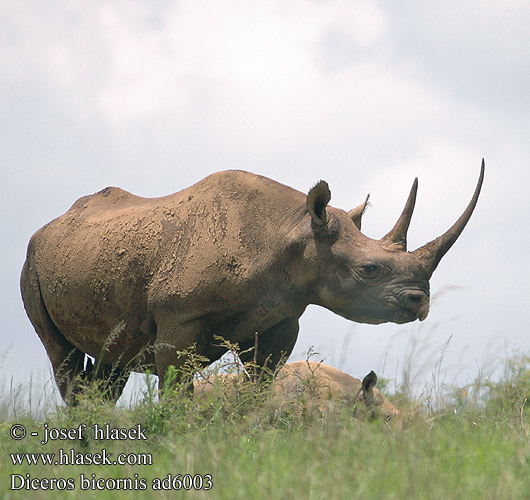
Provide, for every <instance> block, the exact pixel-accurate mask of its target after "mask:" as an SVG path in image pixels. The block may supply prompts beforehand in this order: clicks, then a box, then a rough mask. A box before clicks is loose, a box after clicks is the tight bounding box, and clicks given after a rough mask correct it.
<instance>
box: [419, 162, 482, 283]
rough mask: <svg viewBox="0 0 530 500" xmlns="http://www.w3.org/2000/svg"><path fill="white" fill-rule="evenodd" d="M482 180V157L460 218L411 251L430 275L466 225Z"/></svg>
mask: <svg viewBox="0 0 530 500" xmlns="http://www.w3.org/2000/svg"><path fill="white" fill-rule="evenodd" d="M483 180H484V159H483V160H482V165H481V167H480V176H479V178H478V182H477V187H476V188H475V192H474V194H473V197H472V198H471V201H470V202H469V205H468V206H467V208H466V209H465V211H464V213H463V214H462V215H461V216H460V218H459V219H458V220H457V221H456V222H455V223H454V224H453V226H452V227H451V228H450V229H449V230H448V231H447V232H446V233H444V234H442V235H441V236H439V237H438V238H436V239H435V240H433V241H430V242H429V243H427V244H426V245H423V246H422V247H420V248H418V249H417V250H415V251H414V252H413V253H414V254H415V255H417V256H418V258H419V259H420V261H421V262H422V263H423V265H424V268H425V270H426V271H427V273H428V274H429V276H431V275H432V273H433V272H434V270H435V269H436V267H437V266H438V264H439V263H440V260H441V259H442V257H443V256H444V255H445V254H446V252H447V251H448V250H449V249H450V248H451V247H452V246H453V243H454V242H455V241H456V240H457V239H458V237H459V236H460V233H461V232H462V230H463V229H464V227H465V226H466V224H467V222H468V221H469V219H470V217H471V214H472V213H473V210H474V209H475V205H476V204H477V200H478V197H479V194H480V189H481V187H482V181H483Z"/></svg>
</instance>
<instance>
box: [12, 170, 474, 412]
mask: <svg viewBox="0 0 530 500" xmlns="http://www.w3.org/2000/svg"><path fill="white" fill-rule="evenodd" d="M482 176H483V168H482V171H481V177H480V179H479V184H478V185H477V189H476V191H475V194H474V196H473V199H472V200H471V202H470V204H469V206H468V208H467V209H466V212H464V214H463V215H462V217H461V218H460V219H459V221H457V223H456V224H455V225H454V226H453V227H452V228H451V229H450V230H449V231H448V232H447V233H446V234H444V235H442V236H440V237H439V238H437V239H436V240H434V241H432V242H430V243H428V244H427V245H425V246H424V247H422V248H420V249H418V250H416V251H415V252H407V251H406V230H407V228H408V224H409V222H410V216H411V215H412V209H413V208H414V200H415V196H416V188H417V182H415V183H414V186H413V189H412V191H411V194H410V196H409V200H408V201H407V205H406V207H405V209H404V211H403V213H402V215H401V217H400V219H399V220H398V222H397V223H396V226H395V227H394V228H393V229H392V231H390V233H389V234H388V235H386V236H385V237H384V238H383V239H381V240H373V239H370V238H368V237H366V236H365V235H363V234H362V233H361V231H360V227H361V216H362V213H363V211H364V209H365V208H366V203H367V202H364V203H363V204H361V205H360V206H359V207H357V208H356V209H354V210H352V211H351V212H349V213H346V212H344V211H343V210H340V209H337V208H333V207H331V206H328V202H329V199H330V196H331V195H330V192H329V188H328V186H327V184H326V183H325V182H324V181H321V182H319V183H318V184H317V185H316V186H315V187H314V188H313V189H312V190H311V191H310V192H309V194H308V195H305V194H303V193H301V192H298V191H296V190H294V189H291V188H290V187H287V186H284V185H282V184H279V183H277V182H275V181H273V180H270V179H267V178H265V177H261V176H258V175H254V174H251V173H248V172H243V171H226V172H219V173H216V174H213V175H210V176H209V177H206V178H205V179H203V180H202V181H200V182H198V183H197V184H195V185H193V186H191V187H189V188H187V189H185V190H183V191H180V192H178V193H175V194H172V195H169V196H166V197H161V198H151V199H149V198H140V197H138V196H135V195H132V194H130V193H128V192H126V191H124V190H122V189H119V188H114V187H112V188H106V189H104V190H103V191H100V192H99V193H96V194H94V195H91V196H85V197H83V198H81V199H79V200H78V201H76V202H75V203H74V205H73V206H72V207H71V208H70V210H68V212H66V213H65V214H64V215H62V216H60V217H58V218H57V219H55V220H53V221H51V222H50V223H49V224H47V225H46V226H44V227H43V228H41V229H40V230H38V231H37V232H36V233H35V234H34V235H33V237H32V238H31V241H30V243H29V246H28V252H27V258H26V262H25V264H24V268H23V270H22V276H21V290H22V297H23V301H24V305H25V308H26V311H27V314H28V316H29V318H30V320H31V322H32V324H33V326H34V327H35V330H36V331H37V333H38V335H39V337H40V339H41V341H42V343H43V344H44V347H45V348H46V351H47V353H48V356H49V357H50V360H51V362H52V365H53V369H54V373H55V378H56V381H57V383H58V386H59V389H60V392H61V395H62V397H63V399H64V400H65V401H67V402H69V401H70V400H71V395H72V390H73V388H74V379H75V377H76V375H79V374H80V373H82V372H83V369H84V363H85V353H86V354H88V355H90V356H92V357H94V358H96V359H97V367H98V373H97V376H98V377H100V378H106V377H109V376H112V377H114V378H119V377H117V375H120V374H123V377H121V383H120V384H119V387H117V389H115V390H114V392H113V394H112V396H113V397H115V398H117V397H118V396H119V394H120V393H121V390H122V388H123V385H124V384H125V381H126V378H127V370H126V368H128V367H129V368H130V367H136V365H138V364H139V363H141V364H142V365H143V367H145V366H148V367H149V368H150V369H151V371H152V372H154V373H156V374H158V376H159V384H160V387H162V386H163V383H164V375H165V372H166V369H167V368H168V366H170V365H175V366H177V367H178V366H179V365H181V364H182V363H183V362H184V358H183V357H180V358H179V357H178V356H177V354H176V351H178V350H183V349H186V348H189V347H190V346H192V345H193V344H195V346H196V350H197V352H198V353H199V354H201V355H203V356H205V357H206V358H207V359H208V360H209V361H215V360H217V359H219V358H220V357H221V356H222V355H223V354H224V352H225V351H226V349H225V348H223V347H220V346H219V345H218V344H219V342H218V341H217V340H215V339H214V336H216V335H218V336H221V337H223V338H225V339H227V340H229V341H230V342H233V343H234V342H237V343H238V344H239V346H240V347H241V349H242V350H244V349H246V348H250V347H252V346H253V345H254V334H255V332H257V333H258V334H259V343H258V346H259V348H258V353H257V362H258V363H259V364H260V365H261V366H263V365H265V364H267V366H269V367H271V368H274V367H275V366H276V364H277V363H278V362H279V361H280V359H282V356H284V355H285V356H288V355H289V354H290V353H291V351H292V349H293V347H294V344H295V342H296V338H297V335H298V329H299V326H298V319H299V318H300V316H301V315H302V314H303V312H304V310H305V309H306V307H307V306H308V305H309V304H318V305H321V306H323V307H326V308H327V309H330V310H331V311H333V312H335V313H337V314H340V315H341V316H343V317H345V318H347V319H350V320H352V321H357V322H363V323H383V322H389V321H390V322H395V323H405V322H409V321H414V320H415V319H417V318H419V319H424V318H425V316H426V315H427V312H428V304H429V281H428V280H429V278H430V276H431V274H432V272H433V271H434V269H435V268H436V266H437V264H438V262H439V260H440V259H441V257H442V256H443V254H444V253H445V252H446V251H447V250H448V249H449V247H450V246H451V245H452V244H453V243H454V241H455V240H456V238H457V237H458V235H459V234H460V232H461V230H462V229H463V227H464V225H465V224H466V222H467V220H468V219H469V217H470V216H471V212H472V210H473V208H474V206H475V204H476V201H477V198H478V193H479V191H480V185H481V183H482ZM120 322H123V324H124V325H125V326H124V328H122V329H121V330H118V333H119V334H117V335H115V337H114V338H113V339H112V341H110V342H109V341H107V344H106V340H107V338H108V336H109V333H110V332H111V331H112V330H113V329H114V328H115V327H116V326H117V325H118V324H119V323H120ZM149 346H150V347H149ZM146 347H148V348H147V349H146ZM247 356H248V358H252V356H253V355H252V353H249V354H248V355H247ZM245 360H246V359H245V357H243V361H245ZM111 367H113V368H111ZM138 369H140V368H138Z"/></svg>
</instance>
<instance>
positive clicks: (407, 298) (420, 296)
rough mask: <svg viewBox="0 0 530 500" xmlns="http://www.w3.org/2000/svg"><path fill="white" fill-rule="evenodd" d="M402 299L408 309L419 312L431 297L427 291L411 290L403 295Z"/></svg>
mask: <svg viewBox="0 0 530 500" xmlns="http://www.w3.org/2000/svg"><path fill="white" fill-rule="evenodd" d="M402 300H403V304H404V306H405V307H406V308H407V309H410V310H411V311H412V312H414V313H416V314H417V313H418V311H419V310H420V309H421V307H422V306H423V305H424V304H425V303H426V302H427V301H428V300H429V297H428V295H427V294H426V293H425V292H421V291H410V292H407V293H405V294H404V295H403V297H402Z"/></svg>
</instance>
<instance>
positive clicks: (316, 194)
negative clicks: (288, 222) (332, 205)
mask: <svg viewBox="0 0 530 500" xmlns="http://www.w3.org/2000/svg"><path fill="white" fill-rule="evenodd" d="M329 200H331V191H330V190H329V186H328V183H327V182H326V181H320V182H319V183H318V184H317V185H316V186H315V187H313V188H312V189H311V190H310V191H309V193H308V195H307V201H306V205H307V211H308V212H309V214H310V215H311V217H312V218H313V220H314V221H315V224H318V225H319V226H321V225H323V224H325V223H326V218H327V216H326V206H327V204H328V203H329Z"/></svg>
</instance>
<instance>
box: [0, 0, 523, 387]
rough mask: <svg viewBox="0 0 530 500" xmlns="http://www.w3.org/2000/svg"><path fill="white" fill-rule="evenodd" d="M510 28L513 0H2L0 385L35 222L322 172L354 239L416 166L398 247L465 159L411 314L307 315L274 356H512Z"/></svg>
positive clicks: (396, 195) (308, 182) (516, 154)
mask: <svg viewBox="0 0 530 500" xmlns="http://www.w3.org/2000/svg"><path fill="white" fill-rule="evenodd" d="M528 26H530V4H529V3H528V2H526V1H523V0H519V1H518V0H503V2H496V1H491V0H489V1H488V0H482V1H480V2H479V1H472V0H460V1H458V2H453V1H449V2H443V3H441V2H438V3H435V2H420V1H417V0H414V1H403V2H392V1H354V0H352V1H346V0H336V1H333V0H330V1H325V0H320V1H317V0H314V1H311V0H269V1H267V2H256V1H249V0H225V1H223V2H211V1H210V2H206V1H202V0H180V1H162V0H161V1H155V2H152V1H147V0H143V1H140V0H127V1H66V0H63V1H53V0H49V1H46V2H42V1H37V0H33V1H31V0H17V1H16V2H2V3H1V4H0V82H1V92H0V169H1V181H2V182H1V183H0V190H1V197H0V200H1V201H0V206H1V211H2V212H1V215H2V217H1V234H2V249H1V252H2V259H1V264H0V265H1V272H2V280H1V293H2V300H1V302H0V312H1V317H2V319H3V322H2V326H1V333H0V370H1V372H2V375H3V379H4V380H6V379H9V378H10V377H12V376H13V377H14V379H15V380H16V381H19V380H20V381H24V380H28V379H29V377H30V375H31V374H33V375H35V374H38V373H42V372H48V371H49V367H50V365H49V362H48V359H47V356H46V354H45V351H44V348H43V347H42V345H41V343H40V341H39V339H38V337H37V335H36V334H35V332H34V330H33V327H32V326H31V324H30V322H29V320H28V319H27V317H26V314H25V311H24V309H23V305H22V301H21V298H20V292H19V275H20V269H21V267H22V264H23V261H24V258H25V252H26V246H27V243H28V240H29V238H30V236H31V235H32V234H33V233H34V232H35V231H36V230H37V229H38V228H39V227H41V226H42V225H44V224H45V223H46V222H48V221H50V220H51V219H52V218H54V217H56V216H58V215H60V214H62V213H64V212H65V211H66V210H67V209H68V208H69V207H70V206H71V204H72V203H73V202H74V201H75V200H76V199H77V198H79V197H80V196H82V195H85V194H89V193H93V192H95V191H98V190H100V189H102V188H103V187H105V186H108V185H116V186H120V187H122V188H124V189H127V190H129V191H132V192H133V193H135V194H138V195H142V196H159V195H163V194H169V193H171V192H175V191H178V190H180V189H182V188H184V187H187V186H188V185H190V184H192V183H194V182H196V181H197V180H199V179H201V178H202V177H204V176H206V175H208V174H210V173H212V172H214V171H218V170H223V169H228V168H240V169H246V170H250V171H253V172H256V173H259V174H262V175H266V176H269V177H272V178H274V179H276V180H278V181H280V182H283V183H285V184H288V185H290V186H292V187H294V188H296V189H299V190H301V191H307V190H308V189H309V188H310V187H311V186H312V185H313V184H314V183H315V182H316V181H318V180H319V179H325V180H327V181H328V183H329V185H330V188H331V192H332V201H331V204H332V205H334V206H337V207H340V208H343V209H346V210H348V209H350V208H352V207H353V206H355V205H357V204H359V203H360V202H361V201H362V200H363V199H364V197H365V196H366V194H367V193H368V192H370V193H371V201H372V207H371V208H370V209H369V210H368V211H367V213H366V215H365V219H364V225H363V231H364V232H365V234H367V235H368V236H371V237H381V236H382V235H383V234H385V233H386V232H387V231H388V230H389V229H390V227H392V225H393V224H394V222H395V220H396V219H397V217H398V215H399V213H400V211H401V209H402V206H403V204H404V202H405V199H406V197H407V195H408V191H409V189H410V185H411V183H412V181H413V179H414V177H415V176H418V177H419V194H418V202H417V206H416V213H415V215H414V218H413V221H412V225H411V229H410V232H409V245H410V247H411V249H413V248H415V247H417V246H420V245H422V244H424V243H425V242H427V241H428V240H430V239H433V238H434V237H436V236H438V235H439V234H440V233H442V232H444V231H445V230H446V229H447V228H448V227H449V226H450V225H451V224H452V223H453V222H454V221H455V220H456V218H457V217H458V216H459V215H460V213H461V212H462V210H463V209H464V208H465V206H466V204H467V203H468V201H469V199H470V197H471V194H472V192H473V189H474V187H475V183H476V179H477V177H478V173H479V167H480V161H481V159H482V157H484V158H485V159H486V178H485V182H484V188H483V192H482V195H481V199H480V200H479V203H478V206H477V209H476V212H475V214H474V216H473V218H472V219H471V222H470V224H469V225H468V227H467V228H466V230H465V231H464V233H463V235H462V237H461V238H460V240H459V241H458V242H457V243H456V245H455V246H454V247H453V248H452V249H451V251H450V252H449V254H448V255H447V256H446V257H445V258H444V260H443V261H442V262H441V264H440V266H439V268H438V269H437V271H436V272H435V274H434V276H433V278H432V280H431V289H432V292H433V294H435V295H436V294H437V295H438V296H437V297H436V299H435V300H434V301H433V304H432V307H431V313H430V316H429V318H428V319H427V320H426V321H425V322H424V323H422V324H421V325H419V324H418V323H415V324H412V325H408V326H407V325H405V326H399V325H392V324H389V325H382V326H366V325H356V324H353V323H350V322H348V321H346V320H344V319H342V318H339V317H338V316H335V315H334V314H333V313H331V312H329V311H326V310H324V309H321V308H316V307H310V308H309V309H308V311H307V312H306V314H305V315H304V316H303V317H302V321H301V332H300V336H299V338H298V343H297V345H296V347H295V352H294V353H293V359H295V358H300V357H301V356H302V354H301V353H303V352H304V351H306V350H307V348H308V347H309V346H310V345H314V346H315V348H316V349H317V350H318V351H319V352H320V353H321V354H322V355H323V356H324V357H326V360H327V362H328V363H329V364H333V365H335V366H338V367H340V368H342V369H344V370H346V371H348V372H350V373H352V374H353V375H357V376H362V375H364V374H366V373H367V372H368V371H369V370H370V369H375V370H376V371H378V372H379V373H380V374H382V375H385V376H388V377H395V375H396V373H398V372H399V370H400V369H401V368H402V367H403V366H404V365H406V358H407V356H406V355H405V350H406V348H407V345H408V346H409V348H410V345H411V344H410V342H409V343H408V344H407V341H408V340H409V339H410V338H411V337H414V336H415V337H417V338H419V339H420V345H422V346H423V347H424V350H420V351H419V352H418V353H417V354H416V359H417V362H420V363H423V362H427V361H429V359H431V357H433V356H434V358H437V357H439V355H440V350H441V349H442V348H443V346H444V343H446V341H447V340H448V339H449V338H450V339H451V340H450V343H449V345H448V347H447V349H446V352H445V354H444V355H445V360H446V363H447V364H448V370H449V371H451V370H453V372H452V373H458V374H459V376H460V377H464V378H465V377H466V376H467V375H468V374H470V376H472V375H473V374H475V373H476V370H477V365H481V364H482V363H485V359H487V358H500V357H502V356H504V355H505V354H506V349H508V350H510V349H516V348H520V349H522V350H530V320H529V314H528V309H529V306H530V293H529V285H528V283H529V278H530V272H529V271H528V269H529V267H528V264H527V262H526V261H527V259H528V248H530V237H529V223H528V221H529V219H530V204H529V202H528V195H529V194H530V193H529V191H530V174H529V170H530V90H529V89H530V35H529V34H528ZM505 346H508V347H507V348H506V347H505ZM451 376H453V375H451Z"/></svg>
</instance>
